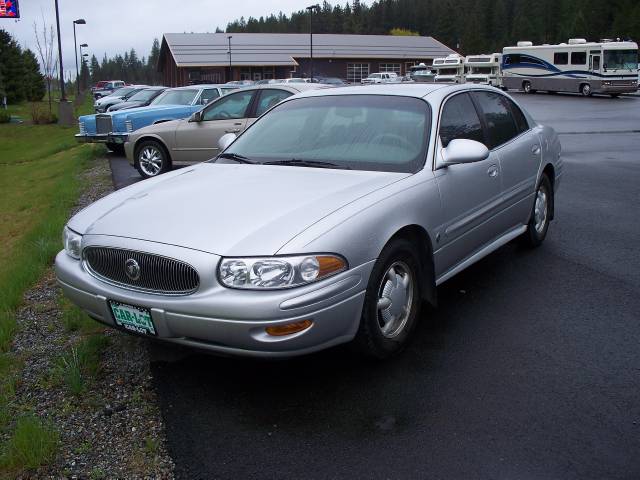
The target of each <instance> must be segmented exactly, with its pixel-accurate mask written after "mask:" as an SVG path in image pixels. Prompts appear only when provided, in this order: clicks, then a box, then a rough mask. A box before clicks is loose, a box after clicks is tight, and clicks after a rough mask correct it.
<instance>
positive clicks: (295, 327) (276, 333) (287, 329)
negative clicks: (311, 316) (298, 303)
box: [265, 320, 313, 337]
mask: <svg viewBox="0 0 640 480" xmlns="http://www.w3.org/2000/svg"><path fill="white" fill-rule="evenodd" d="M312 324H313V322H312V321H311V320H300V321H299V322H292V323H285V324H283V325H274V326H273V327H267V328H265V331H266V332H267V333H268V334H269V335H271V336H272V337H282V336H284V335H292V334H294V333H298V332H302V331H303V330H306V329H307V328H309V327H310V326H311V325H312Z"/></svg>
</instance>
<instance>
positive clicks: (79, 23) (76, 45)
mask: <svg viewBox="0 0 640 480" xmlns="http://www.w3.org/2000/svg"><path fill="white" fill-rule="evenodd" d="M57 14H58V0H56V16H57ZM86 23H87V22H85V20H84V18H79V19H78V20H74V21H73V49H74V51H75V53H76V85H77V87H78V96H79V95H80V71H79V70H78V42H77V41H76V25H85V24H86ZM59 41H60V29H58V42H59ZM81 51H82V50H81ZM61 58H62V57H61ZM60 68H62V64H61V65H60Z"/></svg>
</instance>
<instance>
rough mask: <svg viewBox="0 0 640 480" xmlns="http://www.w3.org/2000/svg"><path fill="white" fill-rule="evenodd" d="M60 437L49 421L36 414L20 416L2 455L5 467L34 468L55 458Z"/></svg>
mask: <svg viewBox="0 0 640 480" xmlns="http://www.w3.org/2000/svg"><path fill="white" fill-rule="evenodd" d="M59 441H60V437H59V435H58V432H56V431H55V430H54V428H53V427H52V426H51V425H50V424H49V423H48V422H44V421H43V420H41V419H40V418H38V417H36V416H34V415H25V416H23V417H20V418H18V420H17V422H16V427H15V430H14V431H13V434H12V435H11V438H10V439H9V442H8V443H7V448H6V451H5V453H4V455H3V457H2V460H1V465H2V467H3V469H7V470H10V471H14V472H16V471H24V470H33V469H35V468H38V467H39V466H41V465H45V464H47V463H48V462H50V461H52V460H53V459H54V458H55V455H56V453H57V451H58V445H59Z"/></svg>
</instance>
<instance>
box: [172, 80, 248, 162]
mask: <svg viewBox="0 0 640 480" xmlns="http://www.w3.org/2000/svg"><path fill="white" fill-rule="evenodd" d="M255 94H256V90H243V91H238V92H234V93H230V94H228V95H225V96H224V97H222V98H219V99H218V100H216V101H214V102H213V103H211V104H209V105H208V106H207V107H205V108H204V110H203V111H202V121H200V122H190V121H188V120H184V121H182V122H180V124H179V125H178V128H177V129H176V139H175V148H174V149H173V159H174V160H176V161H187V162H203V161H205V160H209V159H210V158H213V157H215V156H216V155H217V154H218V150H219V149H218V140H220V137H222V136H223V135H224V134H225V133H236V134H237V133H239V132H241V131H242V130H244V128H245V125H246V123H247V114H248V111H249V106H250V105H251V101H252V100H253V97H254V95H255Z"/></svg>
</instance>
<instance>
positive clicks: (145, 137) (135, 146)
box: [133, 134, 173, 164]
mask: <svg viewBox="0 0 640 480" xmlns="http://www.w3.org/2000/svg"><path fill="white" fill-rule="evenodd" d="M149 140H151V141H155V142H157V143H159V144H160V146H161V147H162V149H163V150H164V153H165V155H166V156H167V160H169V163H170V164H171V163H173V159H172V158H171V152H170V150H169V147H167V144H166V143H165V142H164V140H163V139H162V138H161V137H159V136H156V135H152V134H147V135H143V136H141V137H140V138H138V139H137V140H136V141H135V143H134V144H133V161H134V164H135V162H137V161H138V148H139V146H140V144H141V143H142V142H146V141H149Z"/></svg>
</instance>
